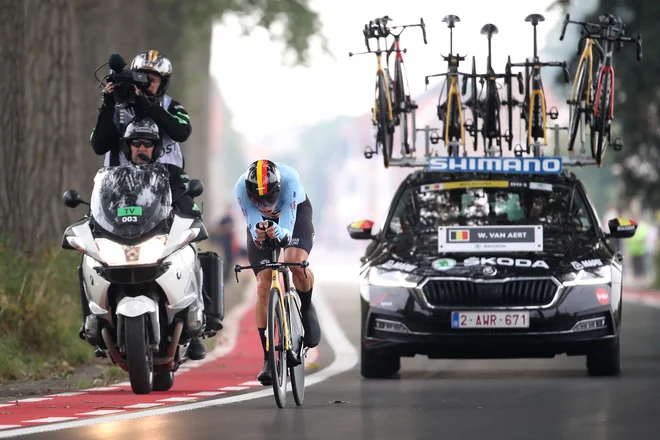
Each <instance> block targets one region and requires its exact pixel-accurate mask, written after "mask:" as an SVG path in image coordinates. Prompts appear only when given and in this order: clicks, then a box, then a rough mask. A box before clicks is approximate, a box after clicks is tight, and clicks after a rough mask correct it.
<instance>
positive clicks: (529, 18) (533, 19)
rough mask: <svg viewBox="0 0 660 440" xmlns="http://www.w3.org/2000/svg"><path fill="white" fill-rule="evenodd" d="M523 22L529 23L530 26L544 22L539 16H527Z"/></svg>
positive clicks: (543, 18)
mask: <svg viewBox="0 0 660 440" xmlns="http://www.w3.org/2000/svg"><path fill="white" fill-rule="evenodd" d="M525 21H526V22H531V23H532V26H536V25H537V24H539V23H540V22H542V21H545V17H544V16H542V15H541V14H529V15H528V16H527V17H525Z"/></svg>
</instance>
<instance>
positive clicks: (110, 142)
mask: <svg viewBox="0 0 660 440" xmlns="http://www.w3.org/2000/svg"><path fill="white" fill-rule="evenodd" d="M133 110H134V112H135V117H136V118H144V117H147V118H151V119H153V120H154V122H156V124H158V126H159V127H160V129H161V130H163V132H165V133H166V134H167V135H169V136H170V137H171V138H172V140H173V141H176V142H185V141H186V140H187V139H188V137H190V133H192V127H191V125H190V120H189V117H187V116H188V112H187V111H186V109H185V108H184V107H183V106H182V105H181V104H180V103H179V102H178V101H176V100H175V99H172V102H171V103H170V105H169V107H168V108H167V110H166V109H164V108H163V107H161V106H160V104H150V103H149V102H148V101H147V100H146V98H144V97H142V96H139V97H138V99H137V101H136V103H135V104H134V106H133ZM115 111H116V107H115V105H114V100H112V99H106V100H104V102H103V104H102V105H101V108H100V109H99V116H98V119H97V121H96V127H95V128H94V130H93V131H92V135H91V137H90V142H91V144H92V148H93V149H94V152H95V153H96V154H98V155H104V154H106V153H107V152H108V151H110V152H111V154H113V155H118V154H120V151H119V147H120V141H121V137H122V135H123V133H119V129H118V127H117V125H116V124H115V122H114V119H113V118H114V114H115ZM175 114H177V115H180V116H175ZM184 118H185V119H184Z"/></svg>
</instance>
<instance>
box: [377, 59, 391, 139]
mask: <svg viewBox="0 0 660 440" xmlns="http://www.w3.org/2000/svg"><path fill="white" fill-rule="evenodd" d="M376 58H377V59H378V69H377V70H376V93H375V95H376V97H375V98H374V110H373V112H372V115H373V122H374V124H378V72H382V73H383V79H384V80H385V98H387V111H388V115H387V116H388V118H389V120H390V121H392V120H394V116H393V115H392V100H391V99H390V84H389V83H388V82H387V81H388V79H387V73H385V70H384V69H383V65H382V63H381V58H382V55H380V54H379V55H376ZM385 129H386V127H383V130H385Z"/></svg>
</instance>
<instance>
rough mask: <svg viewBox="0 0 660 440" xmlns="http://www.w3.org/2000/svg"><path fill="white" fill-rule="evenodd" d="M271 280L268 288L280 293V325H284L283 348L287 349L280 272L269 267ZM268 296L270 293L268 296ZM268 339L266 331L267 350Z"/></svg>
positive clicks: (286, 325) (287, 336)
mask: <svg viewBox="0 0 660 440" xmlns="http://www.w3.org/2000/svg"><path fill="white" fill-rule="evenodd" d="M271 272H272V275H273V280H272V281H271V283H270V290H273V289H277V293H279V295H280V308H281V310H282V325H283V327H284V350H287V351H288V350H289V324H288V323H287V321H286V313H285V309H284V294H283V293H282V289H281V288H280V272H279V271H278V270H277V269H271ZM268 297H269V298H270V295H269V296H268ZM269 344H270V341H269V340H268V333H266V351H268V350H269V347H270V345H269Z"/></svg>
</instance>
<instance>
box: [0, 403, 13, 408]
mask: <svg viewBox="0 0 660 440" xmlns="http://www.w3.org/2000/svg"><path fill="white" fill-rule="evenodd" d="M7 406H16V404H15V403H0V408H5V407H7Z"/></svg>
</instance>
